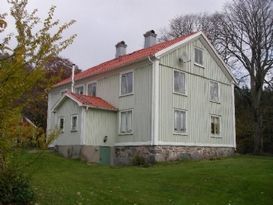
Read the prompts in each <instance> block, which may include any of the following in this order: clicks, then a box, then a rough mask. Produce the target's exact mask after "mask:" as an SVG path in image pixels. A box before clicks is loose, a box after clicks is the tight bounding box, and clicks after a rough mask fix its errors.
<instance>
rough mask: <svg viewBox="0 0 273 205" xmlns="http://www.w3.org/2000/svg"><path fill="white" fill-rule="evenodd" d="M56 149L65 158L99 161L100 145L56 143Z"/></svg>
mask: <svg viewBox="0 0 273 205" xmlns="http://www.w3.org/2000/svg"><path fill="white" fill-rule="evenodd" d="M55 149H56V151H57V152H58V153H59V154H61V155H62V156H64V157H65V158H71V159H81V160H84V161H87V162H95V163H97V162H99V159H100V156H99V147H98V146H89V145H56V146H55Z"/></svg>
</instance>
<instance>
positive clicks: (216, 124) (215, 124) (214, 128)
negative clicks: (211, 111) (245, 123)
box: [211, 116, 220, 135]
mask: <svg viewBox="0 0 273 205" xmlns="http://www.w3.org/2000/svg"><path fill="white" fill-rule="evenodd" d="M211 134H217V135H218V134H220V118H219V117H215V116H212V117H211Z"/></svg>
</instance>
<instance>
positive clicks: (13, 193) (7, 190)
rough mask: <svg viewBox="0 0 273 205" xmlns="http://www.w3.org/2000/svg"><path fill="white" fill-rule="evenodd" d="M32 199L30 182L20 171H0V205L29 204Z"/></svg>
mask: <svg viewBox="0 0 273 205" xmlns="http://www.w3.org/2000/svg"><path fill="white" fill-rule="evenodd" d="M33 197H34V193H33V190H32V188H31V185H30V181H29V179H28V178H27V177H26V176H24V175H23V174H22V173H21V172H20V171H18V170H14V169H6V170H4V171H0V204H3V205H7V204H9V205H11V204H20V205H24V204H29V203H30V202H31V201H32V200H33Z"/></svg>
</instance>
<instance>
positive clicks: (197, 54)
mask: <svg viewBox="0 0 273 205" xmlns="http://www.w3.org/2000/svg"><path fill="white" fill-rule="evenodd" d="M194 62H195V63H196V64H198V65H203V51H202V50H201V49H199V48H195V49H194Z"/></svg>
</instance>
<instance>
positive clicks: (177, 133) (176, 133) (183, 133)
mask: <svg viewBox="0 0 273 205" xmlns="http://www.w3.org/2000/svg"><path fill="white" fill-rule="evenodd" d="M173 134H174V135H181V136H187V135H188V133H187V132H173Z"/></svg>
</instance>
